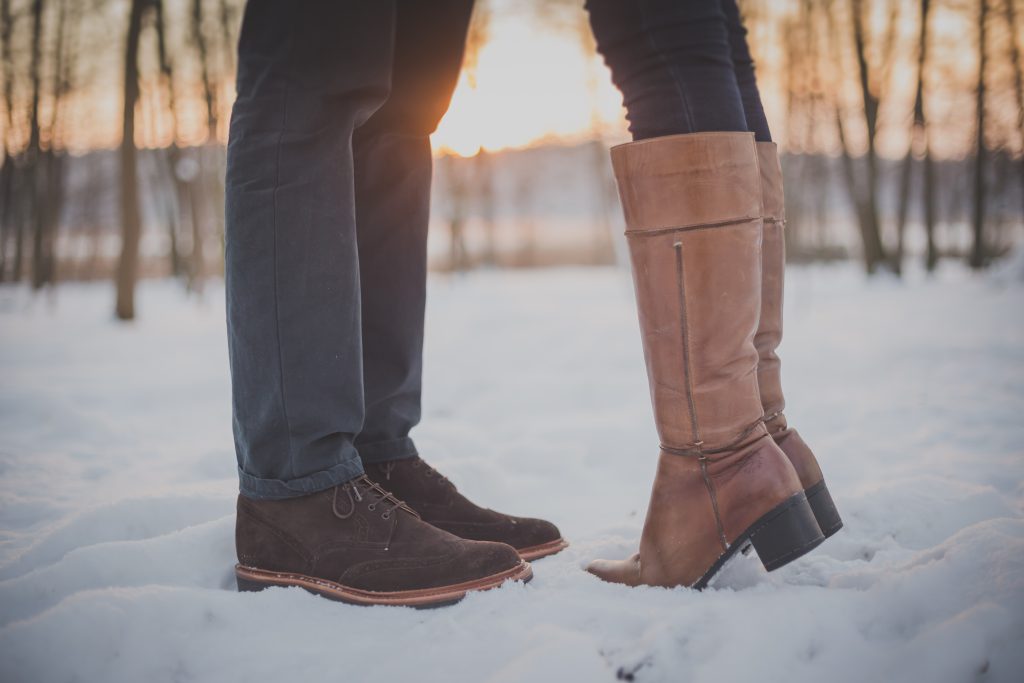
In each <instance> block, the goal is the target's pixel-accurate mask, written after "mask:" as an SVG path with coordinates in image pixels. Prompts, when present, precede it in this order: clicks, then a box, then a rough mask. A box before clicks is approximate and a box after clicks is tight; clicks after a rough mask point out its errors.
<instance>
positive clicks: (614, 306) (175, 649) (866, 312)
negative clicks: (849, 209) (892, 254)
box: [0, 267, 1024, 683]
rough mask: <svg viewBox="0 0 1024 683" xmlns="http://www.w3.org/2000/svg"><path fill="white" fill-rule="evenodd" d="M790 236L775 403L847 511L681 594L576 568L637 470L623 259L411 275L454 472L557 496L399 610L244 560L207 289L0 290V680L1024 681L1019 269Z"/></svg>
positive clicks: (632, 522) (645, 469) (644, 444)
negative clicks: (518, 572) (865, 261)
mask: <svg viewBox="0 0 1024 683" xmlns="http://www.w3.org/2000/svg"><path fill="white" fill-rule="evenodd" d="M1002 284H1003V285H1004V286H1000V287H993V286H992V285H991V281H990V280H987V279H984V278H977V277H974V276H972V275H970V274H967V273H964V272H962V271H959V270H957V269H945V270H943V271H941V272H940V273H939V275H938V276H937V277H934V278H925V277H923V276H920V277H918V276H910V277H908V278H907V279H906V280H905V281H903V282H896V281H892V280H885V281H880V280H874V281H865V280H864V279H863V277H862V276H861V275H860V274H859V273H858V272H857V271H856V270H855V269H853V268H848V267H807V268H798V269H795V270H793V271H792V272H791V274H790V278H789V281H788V283H787V287H788V289H787V302H786V305H787V336H786V342H785V344H784V346H783V348H782V350H781V354H782V357H783V359H784V368H785V377H786V385H787V398H788V408H787V414H788V416H789V418H790V421H791V423H793V424H794V425H796V426H798V427H799V428H800V430H801V433H802V434H803V436H804V437H805V439H806V440H807V441H808V442H809V443H811V444H812V445H813V446H814V448H815V450H816V451H817V452H818V454H819V457H820V460H821V463H822V466H823V469H824V471H825V472H826V476H827V478H828V483H829V487H830V489H831V491H832V493H833V496H834V497H835V499H836V500H837V502H838V505H839V507H840V511H841V512H842V514H843V517H844V520H845V523H846V526H845V528H844V529H843V530H842V531H841V532H840V533H839V534H837V535H836V536H835V537H833V538H831V539H829V540H828V541H827V542H826V543H825V544H823V545H822V546H820V547H819V548H818V549H817V550H815V551H814V552H813V553H811V554H809V555H807V556H805V557H804V558H801V559H800V560H798V561H797V562H794V563H792V564H790V565H788V566H786V567H784V568H783V569H781V570H779V571H777V572H773V573H771V574H767V573H765V572H764V570H763V569H762V568H761V566H760V564H759V563H758V562H757V560H756V558H755V557H738V558H736V560H735V561H734V562H732V563H730V565H729V566H728V567H726V569H725V570H724V571H723V573H722V574H721V575H720V576H719V577H718V578H717V580H716V581H715V583H714V585H713V587H712V588H711V589H709V590H706V591H704V592H701V593H697V592H694V591H690V590H686V589H674V590H667V589H661V588H638V589H628V588H625V587H622V586H617V585H611V584H605V583H602V582H600V581H598V580H597V579H595V578H594V577H592V576H590V575H588V574H586V573H585V572H583V571H582V570H581V567H582V566H583V565H584V564H585V563H586V562H587V561H588V560H589V559H591V558H593V557H598V556H603V557H624V556H626V555H627V554H629V553H631V552H632V551H633V550H634V549H635V546H636V541H637V538H638V535H639V532H640V528H641V525H642V521H643V515H644V511H645V507H646V497H647V494H648V491H649V487H650V478H651V476H652V475H653V469H654V459H655V453H656V437H655V435H654V431H653V423H652V420H651V416H650V408H649V402H648V396H647V385H646V379H645V377H644V374H643V372H644V371H643V359H642V356H641V351H640V344H639V335H638V332H637V327H636V321H635V317H634V316H635V314H634V310H633V303H632V290H631V286H630V282H629V277H628V274H627V273H624V272H622V271H619V270H614V269H587V270H576V269H565V270H553V271H543V272H520V273H508V272H488V273H475V274H471V275H468V276H462V277H451V278H449V277H440V276H437V277H434V278H433V279H432V280H431V283H430V303H429V311H428V335H427V348H426V374H427V377H426V382H425V385H426V395H425V397H424V398H425V406H424V409H425V411H424V412H425V416H424V421H423V424H422V426H421V427H420V428H419V429H418V431H417V433H416V437H417V441H418V444H419V446H420V450H421V451H422V452H423V454H424V456H425V457H426V458H428V459H429V460H431V461H432V462H433V463H434V464H435V465H436V466H437V467H438V468H439V469H441V470H442V471H444V472H445V473H446V474H447V475H448V476H450V477H451V478H452V479H453V480H454V481H455V482H456V483H457V484H458V485H459V486H460V488H461V489H462V490H463V491H465V492H466V493H467V494H468V495H469V496H471V497H472V498H474V499H476V500H478V501H479V502H481V503H483V504H485V505H488V506H491V507H494V508H496V509H500V510H504V511H508V512H511V513H517V514H530V515H537V516H544V517H548V518H550V519H552V520H553V521H555V522H557V523H558V524H559V525H560V527H561V528H562V530H563V532H564V534H565V535H566V537H567V538H568V539H569V540H570V541H571V543H572V545H571V546H570V548H569V549H568V550H566V551H565V552H563V553H561V554H559V555H557V556H554V557H551V558H547V559H544V560H541V561H538V562H537V563H535V565H534V571H535V578H534V580H533V581H532V582H531V583H530V584H528V585H518V584H515V585H514V584H508V585H506V586H504V587H502V588H500V589H497V590H495V591H491V592H488V593H484V594H473V595H470V596H469V597H468V598H467V599H466V600H465V601H463V602H462V603H460V604H459V605H456V606H454V607H450V608H445V609H438V610H430V611H416V610H412V609H406V608H391V607H373V608H362V607H353V606H348V605H341V604H337V603H332V602H329V601H326V600H323V599H320V598H316V597H314V596H311V595H308V594H306V593H304V592H302V591H300V590H297V589H272V590H268V591H264V592H262V593H257V594H240V593H238V592H237V591H236V590H235V585H234V578H233V574H232V566H233V562H234V548H233V505H234V493H235V482H234V479H233V472H234V461H233V459H232V458H233V453H232V447H231V432H230V412H229V409H230V404H229V391H228V375H227V357H226V351H225V348H224V327H223V324H224V323H223V320H224V318H223V313H224V312H223V304H222V301H223V290H222V289H220V290H219V289H217V288H216V287H211V288H210V289H209V290H208V291H207V297H208V298H207V300H206V301H205V302H204V305H202V306H196V305H195V303H194V302H193V301H187V300H185V299H184V298H183V297H182V296H181V295H180V294H179V293H178V291H177V290H176V289H175V287H174V286H173V285H172V284H170V283H160V282H147V283H145V284H144V285H143V286H142V288H141V292H140V295H139V308H140V310H141V312H142V316H143V317H142V318H141V319H140V320H139V321H138V322H137V323H135V324H132V325H127V326H119V325H116V324H114V323H112V322H110V321H109V319H108V307H109V304H110V301H109V299H110V290H109V288H108V287H107V286H106V285H92V284H82V285H67V286H63V288H62V289H61V290H60V291H58V293H57V296H58V300H57V301H56V304H55V305H49V304H47V303H46V302H45V301H43V300H38V299H32V298H31V297H30V296H29V295H28V293H27V292H26V291H24V290H12V289H7V290H3V291H0V377H3V378H4V379H3V381H2V382H0V680H2V681H5V682H6V681H12V682H16V681H72V680H75V681H103V682H104V683H113V682H116V681H131V682H137V681H184V680H200V681H246V682H258V681H281V680H289V681H290V680H309V681H339V680H344V681H385V680H422V681H467V682H468V681H473V682H477V681H488V682H494V683H498V682H501V683H511V682H513V681H526V680H530V681H566V680H572V681H615V680H631V681H680V680H693V681H740V680H752V679H755V678H756V680H761V681H787V682H790V681H816V682H817V681H822V680H828V681H830V682H840V681H851V682H853V681H856V682H858V683H859V682H861V681H865V680H882V681H906V682H907V683H911V682H913V683H917V682H919V681H928V682H930V683H943V682H946V681H948V682H950V683H954V682H957V683H959V682H961V681H965V680H975V681H986V682H987V681H995V682H999V681H1007V682H1009V681H1017V680H1019V679H1020V672H1021V671H1024V647H1022V646H1024V446H1022V444H1024V420H1022V419H1021V417H1020V416H1021V415H1022V414H1024V316H1021V315H1020V311H1021V310H1024V286H1022V285H1021V284H1020V283H1019V281H1017V280H1016V279H1011V280H1006V281H1003V282H1002Z"/></svg>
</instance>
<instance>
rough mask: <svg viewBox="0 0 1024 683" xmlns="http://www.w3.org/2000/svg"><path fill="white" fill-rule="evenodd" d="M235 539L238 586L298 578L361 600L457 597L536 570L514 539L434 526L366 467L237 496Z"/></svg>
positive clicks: (439, 601) (322, 591)
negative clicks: (306, 487)
mask: <svg viewBox="0 0 1024 683" xmlns="http://www.w3.org/2000/svg"><path fill="white" fill-rule="evenodd" d="M235 547H236V550H237V551H238V565H237V566H236V567H235V574H236V576H237V579H238V589H239V590H241V591H252V590H262V589H264V588H269V587H271V586H299V587H301V588H304V589H306V590H308V591H310V592H312V593H316V594H318V595H322V596H324V597H327V598H331V599H334V600H340V601H342V602H349V603H355V604H360V605H409V606H413V607H428V606H437V605H443V604H451V603H454V602H458V601H459V600H461V599H462V598H463V597H465V595H466V593H467V592H469V591H475V590H486V589H488V588H495V587H497V586H500V585H501V584H502V583H504V582H505V581H507V580H509V579H512V580H518V581H528V580H529V579H530V578H531V577H532V575H533V573H532V571H531V569H530V565H529V564H528V563H526V562H525V561H524V560H522V559H521V558H520V557H519V555H518V554H517V553H516V552H515V551H514V550H513V549H512V548H510V547H509V546H507V545H504V544H501V543H486V542H477V541H467V540H464V539H461V538H458V537H457V536H453V535H452V534H449V533H447V532H445V531H442V530H441V529H438V528H436V527H433V526H431V525H429V524H427V523H425V522H423V521H421V520H420V519H419V516H418V515H416V513H414V512H413V511H412V510H410V509H409V508H408V507H407V506H406V505H405V504H404V503H403V502H401V501H399V500H398V499H396V498H395V497H394V496H392V495H391V494H390V493H388V492H387V491H385V490H384V489H383V488H381V487H380V486H378V485H377V484H375V483H373V482H372V481H370V479H369V478H367V477H366V476H361V477H359V478H357V479H353V480H352V481H350V482H347V483H345V484H342V485H340V486H336V487H334V488H331V489H327V490H325V491H320V492H318V493H313V494H310V495H308V496H301V497H298V498H288V499H285V500H256V499H252V498H247V497H245V496H241V495H240V496H238V516H237V520H236V526H235Z"/></svg>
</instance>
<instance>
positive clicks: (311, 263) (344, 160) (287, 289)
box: [225, 0, 394, 498]
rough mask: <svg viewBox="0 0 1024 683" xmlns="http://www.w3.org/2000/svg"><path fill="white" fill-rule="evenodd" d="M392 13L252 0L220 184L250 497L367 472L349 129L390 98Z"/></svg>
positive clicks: (236, 416)
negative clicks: (359, 443) (360, 447)
mask: <svg viewBox="0 0 1024 683" xmlns="http://www.w3.org/2000/svg"><path fill="white" fill-rule="evenodd" d="M393 26H394V6H393V3H392V2H386V1H382V0H377V1H374V0H364V1H360V2H332V3H316V2H309V1H301V2H284V1H283V0H251V1H250V2H249V4H248V5H247V6H246V11H245V17H244V20H243V25H242V32H241V37H240V41H239V47H238V52H239V70H238V86H237V88H238V98H237V100H236V102H235V105H234V108H233V111H232V115H231V131H230V135H229V141H228V161H227V177H226V231H225V252H226V263H225V279H226V287H227V293H226V296H227V324H228V350H229V355H230V363H231V379H232V404H233V421H234V422H233V427H234V435H235V449H236V454H237V457H238V471H239V478H240V483H241V492H242V493H243V494H245V495H247V496H249V497H252V498H287V497H292V496H298V495H302V494H307V493H312V492H315V491H318V490H322V489H326V488H329V487H331V486H334V485H336V484H338V483H340V482H344V481H347V480H349V479H352V478H353V477H356V476H358V475H360V474H362V465H361V463H360V461H359V458H358V455H357V453H356V449H355V447H354V445H353V439H354V437H355V435H356V434H358V433H359V431H360V430H361V428H362V425H363V414H364V413H363V372H362V371H363V369H362V346H361V342H360V311H359V308H360V299H359V262H358V255H357V248H356V231H355V212H354V206H355V201H354V196H353V169H352V152H351V138H352V131H353V130H354V129H355V128H356V127H357V126H358V125H360V124H361V123H363V122H364V121H365V120H366V119H367V118H368V117H369V116H370V115H371V114H372V113H373V112H374V111H375V110H376V109H377V108H378V107H379V106H380V105H381V104H382V103H383V102H384V101H385V98H386V97H387V92H388V86H389V82H390V73H391V57H392V38H393Z"/></svg>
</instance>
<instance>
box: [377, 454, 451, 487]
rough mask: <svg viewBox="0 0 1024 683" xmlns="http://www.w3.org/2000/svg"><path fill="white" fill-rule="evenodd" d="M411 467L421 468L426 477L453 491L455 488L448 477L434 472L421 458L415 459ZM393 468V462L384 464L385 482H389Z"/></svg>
mask: <svg viewBox="0 0 1024 683" xmlns="http://www.w3.org/2000/svg"><path fill="white" fill-rule="evenodd" d="M412 466H413V467H416V468H420V467H422V468H424V469H426V475H427V476H428V477H431V478H433V477H437V478H438V480H439V481H441V482H442V483H444V484H447V485H448V486H450V487H451V488H453V489H454V488H455V484H453V483H452V481H451V480H450V479H449V478H448V477H446V476H444V475H443V474H441V473H440V472H438V471H437V470H435V469H434V468H433V467H431V466H430V465H429V464H428V463H427V461H426V460H423V459H422V458H416V459H415V460H413V461H412ZM394 468H395V462H394V461H388V462H385V463H384V479H385V481H391V471H392V470H393V469H394Z"/></svg>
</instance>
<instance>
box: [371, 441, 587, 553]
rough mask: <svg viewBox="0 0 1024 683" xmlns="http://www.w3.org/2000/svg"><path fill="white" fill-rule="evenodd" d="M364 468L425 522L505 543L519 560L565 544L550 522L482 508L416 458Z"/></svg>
mask: <svg viewBox="0 0 1024 683" xmlns="http://www.w3.org/2000/svg"><path fill="white" fill-rule="evenodd" d="M365 467H366V472H367V473H368V474H369V475H370V476H371V477H373V478H374V479H376V480H377V481H379V482H381V483H382V485H383V486H385V487H387V488H388V490H390V491H393V492H394V494H395V495H396V496H398V497H399V498H401V499H402V500H404V501H405V502H406V503H408V505H409V506H410V507H411V508H412V509H413V510H415V511H416V513H417V514H419V516H420V517H421V518H422V519H423V521H424V522H427V523H429V524H432V525H434V526H436V527H437V528H439V529H444V530H445V531H447V532H449V533H452V534H455V535H456V536H459V537H460V538H466V539H471V540H474V541H497V542H500V543H507V544H508V545H510V546H512V547H513V548H515V549H516V550H517V551H518V552H519V556H520V557H522V558H523V559H524V560H536V559H539V558H541V557H546V556H548V555H554V554H555V553H557V552H559V551H561V550H564V549H565V548H566V547H568V545H569V544H568V543H566V542H565V541H564V540H562V535H561V533H559V531H558V527H556V526H555V525H554V524H552V523H551V522H547V521H545V520H543V519H533V518H530V517H513V516H512V515H505V514H502V513H500V512H495V511H494V510H489V509H487V508H482V507H480V506H478V505H476V504H475V503H473V502H471V501H470V500H469V499H468V498H466V497H465V496H464V495H462V494H461V493H459V491H458V489H456V488H455V485H454V484H453V483H451V482H450V481H449V480H448V479H447V478H446V477H444V476H442V475H441V474H440V473H439V472H438V471H437V470H435V469H434V468H433V467H431V466H430V465H428V464H427V463H426V462H425V461H424V460H422V459H421V458H419V457H413V458H403V459H401V460H388V461H385V462H380V463H371V464H367V465H365Z"/></svg>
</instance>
